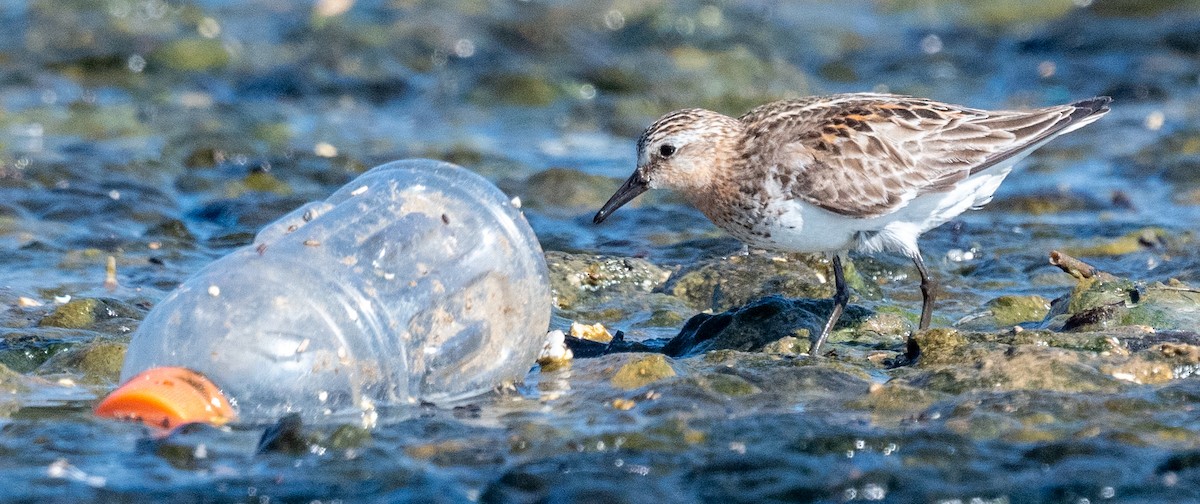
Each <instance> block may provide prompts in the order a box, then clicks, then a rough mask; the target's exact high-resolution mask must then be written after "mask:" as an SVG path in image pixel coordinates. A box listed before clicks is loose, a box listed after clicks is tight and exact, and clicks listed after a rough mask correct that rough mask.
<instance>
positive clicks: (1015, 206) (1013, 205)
mask: <svg viewBox="0 0 1200 504" xmlns="http://www.w3.org/2000/svg"><path fill="white" fill-rule="evenodd" d="M1111 206H1112V205H1111V203H1110V202H1106V201H1104V200H1102V199H1100V198H1097V197H1095V196H1094V195H1091V194H1087V193H1081V192H1077V191H1067V190H1063V191H1057V192H1040V193H1031V194H1020V195H1013V196H1008V197H1004V198H997V199H996V200H995V201H993V202H991V203H988V209H991V210H1001V211H1005V212H1014V213H1024V214H1030V215H1046V214H1056V213H1063V212H1098V211H1102V210H1110V209H1111Z"/></svg>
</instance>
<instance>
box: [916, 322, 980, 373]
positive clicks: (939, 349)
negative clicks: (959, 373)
mask: <svg viewBox="0 0 1200 504" xmlns="http://www.w3.org/2000/svg"><path fill="white" fill-rule="evenodd" d="M912 341H913V343H914V344H915V345H916V346H917V348H918V350H919V351H920V358H919V359H920V360H918V361H917V362H918V363H920V364H921V365H922V366H930V365H942V364H954V363H960V362H964V360H963V358H962V355H963V353H964V349H965V348H966V347H967V338H966V337H964V336H963V335H962V334H960V333H959V332H958V331H956V330H954V329H951V328H946V327H935V328H933V329H927V330H924V331H919V332H917V333H916V334H913V336H912Z"/></svg>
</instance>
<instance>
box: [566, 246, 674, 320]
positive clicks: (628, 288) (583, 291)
mask: <svg viewBox="0 0 1200 504" xmlns="http://www.w3.org/2000/svg"><path fill="white" fill-rule="evenodd" d="M546 265H547V266H548V267H549V270H550V287H551V289H552V291H553V293H554V301H555V304H556V305H557V306H558V307H559V308H571V307H574V306H576V305H579V304H584V303H587V304H595V303H597V302H599V301H602V300H604V299H608V298H611V297H615V296H628V295H630V294H632V293H638V292H641V293H648V292H650V291H651V290H653V289H654V288H655V287H657V286H658V285H659V284H661V283H662V282H663V281H665V280H666V279H667V276H668V273H667V271H666V270H664V269H662V268H659V267H658V266H655V265H654V264H651V263H650V262H649V261H646V260H645V259H637V258H632V257H606V256H595V255H587V254H568V253H565V252H556V251H549V252H546Z"/></svg>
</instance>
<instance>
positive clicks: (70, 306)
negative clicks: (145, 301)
mask: <svg viewBox="0 0 1200 504" xmlns="http://www.w3.org/2000/svg"><path fill="white" fill-rule="evenodd" d="M144 316H145V310H143V309H141V308H138V307H135V306H133V305H131V304H129V303H126V302H124V301H120V300H116V299H109V298H79V299H72V300H71V301H68V302H66V303H64V304H62V305H59V306H57V307H55V308H54V311H52V312H51V313H49V314H47V315H46V316H45V317H42V319H41V320H40V321H38V326H40V327H61V328H64V329H116V330H119V329H120V326H121V325H122V324H127V323H136V321H137V320H141V319H142V318H143V317H144ZM114 324H115V325H116V326H117V327H112V328H110V327H109V326H110V325H114ZM125 332H128V329H126V331H125Z"/></svg>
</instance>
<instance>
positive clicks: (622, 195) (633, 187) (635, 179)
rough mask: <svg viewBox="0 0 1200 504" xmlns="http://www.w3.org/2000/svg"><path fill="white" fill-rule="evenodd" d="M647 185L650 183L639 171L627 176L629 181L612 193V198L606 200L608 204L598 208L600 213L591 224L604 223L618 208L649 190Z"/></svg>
mask: <svg viewBox="0 0 1200 504" xmlns="http://www.w3.org/2000/svg"><path fill="white" fill-rule="evenodd" d="M649 183H650V181H648V180H646V179H645V177H643V176H642V171H641V170H634V172H633V175H630V176H629V180H626V181H625V183H624V184H621V188H620V189H617V192H615V193H613V195H612V197H611V198H609V199H608V203H605V204H604V206H603V207H600V211H599V212H596V216H595V217H593V218H592V223H593V224H599V223H601V222H604V219H607V218H608V216H609V215H612V213H613V212H615V211H616V210H617V209H618V208H621V205H624V204H626V203H629V202H630V201H632V200H633V198H636V197H638V195H639V194H642V193H644V192H646V190H647V189H649V188H650V185H649Z"/></svg>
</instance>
